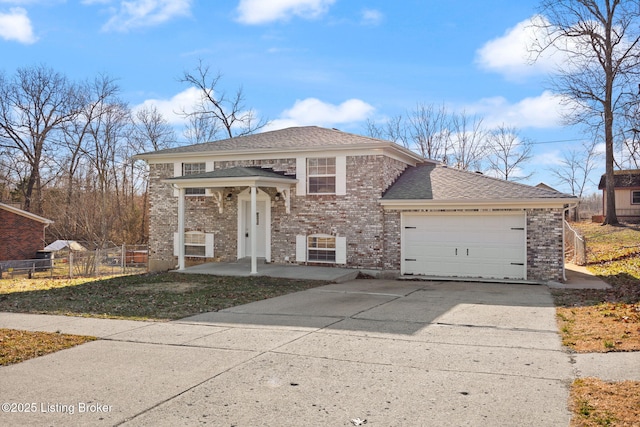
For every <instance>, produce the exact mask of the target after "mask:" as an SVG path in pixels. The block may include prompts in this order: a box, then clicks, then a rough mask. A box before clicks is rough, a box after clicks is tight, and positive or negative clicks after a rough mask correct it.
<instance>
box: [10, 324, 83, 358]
mask: <svg viewBox="0 0 640 427" xmlns="http://www.w3.org/2000/svg"><path fill="white" fill-rule="evenodd" d="M95 339H96V338H95V337H86V336H79V335H68V334H59V333H50V332H29V331H19V330H15V329H2V328H0V366H2V365H11V364H13V363H19V362H22V361H25V360H28V359H32V358H34V357H38V356H44V355H45V354H49V353H53V352H56V351H58V350H63V349H65V348H70V347H75V346H76V345H79V344H83V343H85V342H88V341H94V340H95Z"/></svg>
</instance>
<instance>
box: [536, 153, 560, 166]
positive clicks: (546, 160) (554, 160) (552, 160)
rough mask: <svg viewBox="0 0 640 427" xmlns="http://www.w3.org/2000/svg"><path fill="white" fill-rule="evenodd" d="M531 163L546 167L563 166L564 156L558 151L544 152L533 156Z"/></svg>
mask: <svg viewBox="0 0 640 427" xmlns="http://www.w3.org/2000/svg"><path fill="white" fill-rule="evenodd" d="M531 163H532V164H535V165H538V166H548V167H554V166H562V165H563V164H564V155H563V153H562V152H561V151H560V150H551V151H546V152H543V153H539V154H536V155H535V156H533V158H532V159H531Z"/></svg>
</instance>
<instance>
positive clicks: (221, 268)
mask: <svg viewBox="0 0 640 427" xmlns="http://www.w3.org/2000/svg"><path fill="white" fill-rule="evenodd" d="M176 272H177V273H193V274H211V275H214V276H239V277H248V276H251V275H252V274H251V266H250V264H248V263H247V262H246V261H245V260H239V261H238V262H209V263H206V264H200V265H194V266H193V267H187V268H185V269H184V270H176ZM256 276H267V277H278V278H281V279H303V280H323V281H329V282H335V283H342V282H346V281H349V280H353V279H355V278H356V277H357V276H358V270H354V269H350V268H337V267H316V266H306V265H292V264H267V263H258V274H256Z"/></svg>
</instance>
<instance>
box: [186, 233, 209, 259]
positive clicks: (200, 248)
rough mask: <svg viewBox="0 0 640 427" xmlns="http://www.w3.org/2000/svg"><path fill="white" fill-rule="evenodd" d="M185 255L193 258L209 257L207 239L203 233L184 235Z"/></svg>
mask: <svg viewBox="0 0 640 427" xmlns="http://www.w3.org/2000/svg"><path fill="white" fill-rule="evenodd" d="M184 255H185V256H191V257H205V256H206V255H207V239H206V235H205V233H203V232H201V231H187V232H186V233H184Z"/></svg>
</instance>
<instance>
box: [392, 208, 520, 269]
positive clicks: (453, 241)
mask: <svg viewBox="0 0 640 427" xmlns="http://www.w3.org/2000/svg"><path fill="white" fill-rule="evenodd" d="M401 223H402V225H401V228H402V236H401V239H402V240H401V244H402V255H401V270H402V274H404V275H424V276H440V277H473V278H483V279H526V259H527V256H526V254H527V251H526V218H525V214H524V212H513V213H511V212H509V213H505V212H500V213H458V212H452V213H446V214H445V213H424V212H420V213H416V212H404V213H402V216H401Z"/></svg>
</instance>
